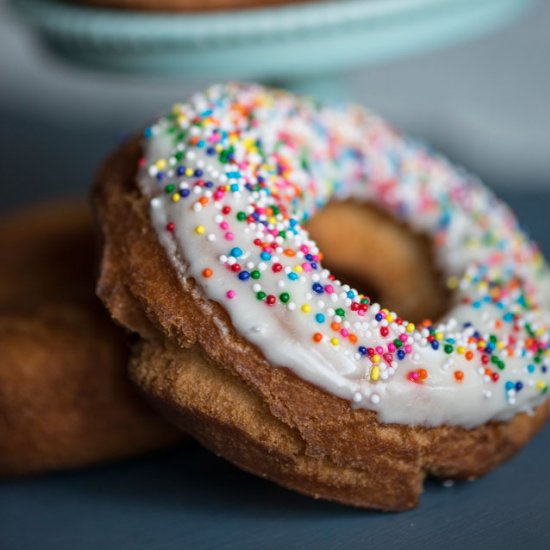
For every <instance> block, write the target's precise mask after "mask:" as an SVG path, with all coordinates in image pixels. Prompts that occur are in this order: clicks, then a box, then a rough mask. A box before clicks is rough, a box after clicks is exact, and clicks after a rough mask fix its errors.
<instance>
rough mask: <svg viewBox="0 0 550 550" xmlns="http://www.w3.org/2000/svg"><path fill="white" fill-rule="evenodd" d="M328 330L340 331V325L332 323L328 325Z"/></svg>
mask: <svg viewBox="0 0 550 550" xmlns="http://www.w3.org/2000/svg"><path fill="white" fill-rule="evenodd" d="M330 328H331V329H332V330H340V323H337V322H336V321H333V322H332V323H330Z"/></svg>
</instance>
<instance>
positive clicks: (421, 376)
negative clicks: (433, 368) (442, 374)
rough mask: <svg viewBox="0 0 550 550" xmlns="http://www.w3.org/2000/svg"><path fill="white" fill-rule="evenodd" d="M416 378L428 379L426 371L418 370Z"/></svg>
mask: <svg viewBox="0 0 550 550" xmlns="http://www.w3.org/2000/svg"><path fill="white" fill-rule="evenodd" d="M418 378H420V380H426V378H428V371H427V370H426V369H418Z"/></svg>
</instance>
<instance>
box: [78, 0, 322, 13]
mask: <svg viewBox="0 0 550 550" xmlns="http://www.w3.org/2000/svg"><path fill="white" fill-rule="evenodd" d="M308 1H311V0H203V1H202V2H200V1H199V0H70V2H71V3H73V4H83V5H85V6H95V7H100V8H115V9H122V10H137V11H157V12H159V11H160V12H205V11H220V10H238V9H250V8H264V7H268V6H277V5H285V4H294V3H306V2H308Z"/></svg>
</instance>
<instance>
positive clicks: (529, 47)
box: [0, 0, 550, 211]
mask: <svg viewBox="0 0 550 550" xmlns="http://www.w3.org/2000/svg"><path fill="white" fill-rule="evenodd" d="M10 8H11V6H10V5H9V4H8V3H7V2H6V0H0V70H1V74H0V142H1V146H2V151H3V158H4V162H3V164H4V166H3V173H4V177H3V178H2V184H1V186H0V209H1V210H3V211H5V210H7V209H11V208H12V207H13V206H15V205H17V204H21V203H25V202H28V201H31V200H34V199H39V198H44V197H52V196H58V195H64V194H73V195H75V194H77V195H78V194H82V193H83V192H85V190H86V188H87V186H88V184H89V182H90V179H91V178H92V175H93V172H94V169H95V168H96V166H97V164H98V162H100V160H101V159H102V158H103V157H104V155H105V154H106V153H107V152H108V151H109V150H110V149H112V148H113V146H114V145H115V144H116V142H117V141H118V140H120V139H121V138H122V137H123V136H124V135H126V134H127V133H128V132H131V131H133V130H134V129H136V128H138V127H140V126H141V125H143V124H144V123H146V122H147V121H148V120H149V119H150V118H151V117H152V116H154V115H155V114H156V113H159V112H161V111H163V110H164V109H166V108H167V107H169V106H170V105H171V104H172V103H173V102H174V101H176V100H181V99H183V98H184V97H185V96H186V95H187V94H188V93H190V92H192V91H195V90H196V89H197V88H201V87H203V86H205V85H207V84H208V83H209V82H211V81H212V78H211V77H193V78H189V77H188V78H185V77H170V76H157V77H144V76H136V75H121V74H113V73H104V72H101V71H98V70H91V69H87V68H82V67H78V66H75V65H70V64H68V63H65V62H63V61H62V60H59V59H57V58H55V57H54V56H52V55H51V54H50V53H48V52H47V51H45V50H44V49H43V47H41V44H40V43H39V41H37V40H36V37H35V36H34V34H33V32H32V31H31V30H30V29H29V28H27V26H26V25H25V24H24V23H23V22H22V21H21V20H20V19H19V18H18V17H17V16H16V14H14V13H13V10H12V9H10ZM549 58H550V2H548V1H546V0H544V1H540V2H538V3H534V4H532V5H531V6H529V7H528V9H527V10H525V11H524V13H523V14H522V15H521V17H520V18H518V19H517V20H515V21H513V22H512V23H511V24H508V25H506V26H505V27H502V28H500V29H498V30H496V31H492V32H490V33H487V34H486V35H484V36H482V37H478V38H476V39H474V40H472V41H466V42H464V43H460V44H456V45H452V46H448V47H445V48H442V49H437V50H435V51H431V52H427V53H422V54H418V55H414V56H408V57H404V58H401V59H398V60H393V61H390V62H386V63H380V64H375V65H371V66H367V67H364V68H360V69H357V70H354V71H353V72H352V73H351V74H350V75H348V76H347V77H346V78H347V79H348V81H349V85H348V86H349V95H350V96H351V97H353V99H355V100H357V101H360V102H362V103H363V104H365V105H367V106H368V107H370V108H372V109H374V110H376V111H378V112H379V113H381V114H382V115H383V116H385V117H386V118H388V119H389V120H391V121H392V122H393V123H394V124H396V125H397V126H399V127H401V128H402V129H404V130H405V131H406V132H408V133H411V134H414V135H417V136H420V137H421V138H424V139H426V140H428V141H429V142H431V143H432V144H433V145H434V146H435V147H436V148H438V149H440V150H442V151H443V152H445V153H447V154H448V155H449V156H450V157H451V158H452V159H453V160H455V161H456V162H458V163H460V164H463V165H465V166H466V167H467V168H468V169H469V170H471V171H473V172H475V173H477V174H479V175H480V176H481V177H482V178H483V179H484V180H485V181H486V182H487V183H489V184H490V185H491V186H493V187H495V188H497V189H502V190H504V192H505V193H506V190H507V189H522V190H525V191H527V190H539V191H540V190H543V189H545V188H548V189H549V190H550V60H549Z"/></svg>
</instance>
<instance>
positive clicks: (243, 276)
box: [239, 271, 250, 281]
mask: <svg viewBox="0 0 550 550" xmlns="http://www.w3.org/2000/svg"><path fill="white" fill-rule="evenodd" d="M249 278H250V273H249V272H248V271H241V272H239V279H240V280H241V281H247V280H248V279H249Z"/></svg>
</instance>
